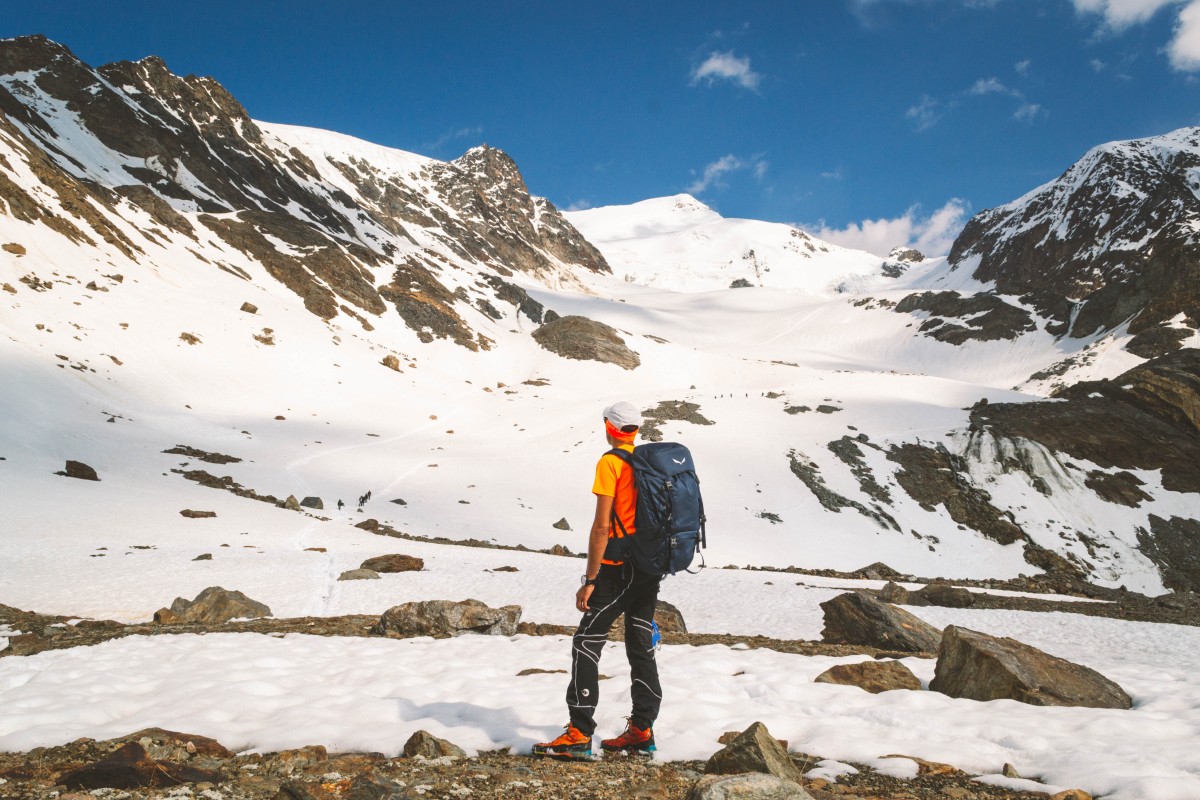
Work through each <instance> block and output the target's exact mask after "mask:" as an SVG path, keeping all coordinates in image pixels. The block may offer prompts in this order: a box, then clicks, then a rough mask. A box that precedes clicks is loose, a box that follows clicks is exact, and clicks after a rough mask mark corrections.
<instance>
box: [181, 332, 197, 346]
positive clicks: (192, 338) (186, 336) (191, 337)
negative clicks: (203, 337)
mask: <svg viewBox="0 0 1200 800" xmlns="http://www.w3.org/2000/svg"><path fill="white" fill-rule="evenodd" d="M179 338H180V339H181V340H183V341H185V342H187V343H188V344H200V337H199V336H197V335H196V334H194V333H188V332H187V331H184V332H183V333H181V334H179Z"/></svg>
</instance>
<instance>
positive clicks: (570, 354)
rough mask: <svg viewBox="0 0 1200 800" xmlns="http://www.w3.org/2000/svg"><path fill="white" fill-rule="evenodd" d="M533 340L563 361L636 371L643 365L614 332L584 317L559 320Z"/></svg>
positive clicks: (549, 325) (569, 317) (539, 331)
mask: <svg viewBox="0 0 1200 800" xmlns="http://www.w3.org/2000/svg"><path fill="white" fill-rule="evenodd" d="M533 338H534V339H535V340H537V343H538V344H540V345H541V346H542V347H544V348H546V349H547V350H549V351H550V352H551V353H556V354H558V355H560V356H562V357H563V358H573V359H576V360H578V361H602V362H604V363H606V364H616V365H617V366H619V367H621V368H622V369H636V368H637V367H638V366H640V365H641V363H642V359H641V357H640V356H638V354H637V353H635V352H634V351H633V350H630V349H629V347H627V346H626V344H625V340H624V339H622V338H621V336H620V334H618V333H617V332H616V330H614V329H613V328H611V327H609V326H608V325H605V324H604V323H603V322H596V321H595V320H592V319H588V318H587V317H578V316H568V317H559V318H558V319H556V320H554V321H553V322H547V323H546V324H545V325H543V326H542V327H540V328H538V329H537V330H536V331H534V332H533Z"/></svg>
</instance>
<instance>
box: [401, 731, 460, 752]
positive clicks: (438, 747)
mask: <svg viewBox="0 0 1200 800" xmlns="http://www.w3.org/2000/svg"><path fill="white" fill-rule="evenodd" d="M404 755H406V756H408V757H409V758H413V757H414V756H424V757H425V758H441V757H442V756H451V757H454V758H466V757H467V753H466V751H465V750H463V749H462V748H461V747H459V746H458V745H456V744H454V743H453V742H448V741H446V740H445V739H439V738H438V737H436V736H434V735H433V734H432V733H430V732H429V731H424V730H422V731H417V732H416V733H414V734H413V735H412V736H410V737H408V741H407V742H405V743H404Z"/></svg>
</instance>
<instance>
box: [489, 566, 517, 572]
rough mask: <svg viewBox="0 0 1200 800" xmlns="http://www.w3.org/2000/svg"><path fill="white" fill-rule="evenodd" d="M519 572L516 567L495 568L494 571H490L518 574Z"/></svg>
mask: <svg viewBox="0 0 1200 800" xmlns="http://www.w3.org/2000/svg"><path fill="white" fill-rule="evenodd" d="M520 571H521V570H519V569H517V568H516V567H509V566H504V567H496V568H495V569H494V570H492V572H520Z"/></svg>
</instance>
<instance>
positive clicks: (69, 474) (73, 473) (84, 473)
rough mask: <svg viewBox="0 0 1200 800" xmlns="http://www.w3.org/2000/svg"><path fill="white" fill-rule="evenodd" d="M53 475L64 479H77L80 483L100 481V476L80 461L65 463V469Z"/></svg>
mask: <svg viewBox="0 0 1200 800" xmlns="http://www.w3.org/2000/svg"><path fill="white" fill-rule="evenodd" d="M54 474H55V475H62V476H63V477H64V478H78V479H79V480H81V481H98V480H100V476H99V475H97V474H96V470H94V469H92V468H91V467H89V466H88V465H87V464H85V463H83V462H82V461H67V466H66V469H64V470H62V471H61V472H56V473H54Z"/></svg>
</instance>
